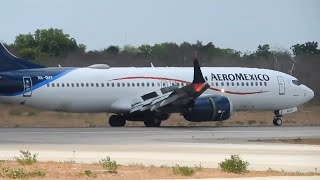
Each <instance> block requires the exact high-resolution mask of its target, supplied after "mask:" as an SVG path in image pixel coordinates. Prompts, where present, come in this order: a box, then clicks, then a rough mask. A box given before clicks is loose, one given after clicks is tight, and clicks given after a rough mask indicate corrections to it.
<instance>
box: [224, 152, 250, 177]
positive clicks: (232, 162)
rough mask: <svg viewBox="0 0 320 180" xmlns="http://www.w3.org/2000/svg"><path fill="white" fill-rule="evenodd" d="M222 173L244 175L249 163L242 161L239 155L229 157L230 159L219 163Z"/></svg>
mask: <svg viewBox="0 0 320 180" xmlns="http://www.w3.org/2000/svg"><path fill="white" fill-rule="evenodd" d="M219 166H220V168H221V170H222V171H225V172H231V173H236V174H241V173H246V172H249V171H248V166H249V163H248V162H247V161H244V160H242V159H241V158H240V157H239V155H231V158H229V159H228V158H226V159H225V160H224V161H222V162H220V163H219Z"/></svg>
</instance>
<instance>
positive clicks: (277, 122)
mask: <svg viewBox="0 0 320 180" xmlns="http://www.w3.org/2000/svg"><path fill="white" fill-rule="evenodd" d="M273 125H275V126H281V125H282V119H281V118H278V117H276V118H274V119H273Z"/></svg>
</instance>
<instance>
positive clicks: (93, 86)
mask: <svg viewBox="0 0 320 180" xmlns="http://www.w3.org/2000/svg"><path fill="white" fill-rule="evenodd" d="M313 96H314V93H313V91H312V90H311V89H309V88H308V87H307V86H305V85H303V84H301V83H300V82H299V81H298V80H297V79H296V78H295V77H292V76H290V75H288V74H285V73H282V72H278V71H274V70H267V69H257V68H240V67H203V68H200V66H199V62H198V60H194V67H193V68H188V67H143V68H113V67H112V68H110V67H109V66H108V65H104V64H96V65H92V66H89V67H83V68H75V67H51V68H46V67H43V66H41V65H37V64H34V63H31V62H29V61H26V60H23V59H21V58H18V57H16V56H14V55H13V54H11V53H10V52H9V51H8V50H7V49H6V47H5V46H4V45H3V44H1V46H0V101H2V102H6V103H12V104H21V105H26V106H32V107H35V108H41V109H45V110H52V111H64V112H80V113H96V112H105V113H114V115H112V116H111V117H110V119H109V124H110V125H111V126H115V127H120V126H125V124H126V121H144V124H145V125H146V126H147V127H157V126H160V124H161V121H164V120H167V119H168V118H169V117H170V114H171V113H180V114H181V115H182V116H183V117H184V118H185V119H186V120H188V121H192V122H203V121H223V120H227V119H229V118H230V117H231V116H232V114H233V113H234V112H235V111H242V110H245V111H274V113H275V116H274V119H273V124H274V125H276V126H280V125H281V124H282V120H281V116H282V115H284V114H287V113H292V112H295V111H297V106H299V105H301V104H303V103H306V102H308V101H309V100H311V99H312V98H313Z"/></svg>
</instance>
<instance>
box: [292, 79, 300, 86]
mask: <svg viewBox="0 0 320 180" xmlns="http://www.w3.org/2000/svg"><path fill="white" fill-rule="evenodd" d="M292 83H293V84H294V85H297V86H300V85H301V83H300V82H299V81H298V80H292Z"/></svg>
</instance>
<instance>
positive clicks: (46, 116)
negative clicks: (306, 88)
mask: <svg viewBox="0 0 320 180" xmlns="http://www.w3.org/2000/svg"><path fill="white" fill-rule="evenodd" d="M108 116H109V115H107V116H106V115H105V114H103V113H100V114H86V113H84V114H79V113H61V112H48V111H41V110H36V109H32V108H28V107H25V106H12V105H6V104H0V127H105V126H108V121H107V119H108ZM272 119H273V112H236V113H235V114H234V115H233V117H232V118H231V119H228V120H226V121H223V122H202V123H194V122H188V121H186V120H184V118H183V117H182V116H180V115H178V114H173V115H172V116H171V118H170V119H169V120H167V121H164V122H162V126H273V125H272ZM283 125H284V126H319V125H320V106H319V105H318V106H315V105H314V106H304V107H301V108H300V109H299V111H298V112H296V113H292V114H288V115H286V116H285V117H283ZM126 126H144V125H143V122H128V123H127V124H126Z"/></svg>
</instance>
